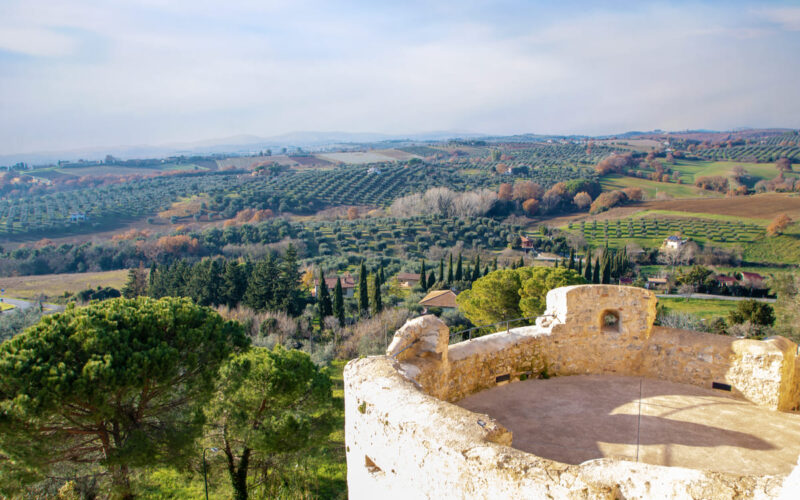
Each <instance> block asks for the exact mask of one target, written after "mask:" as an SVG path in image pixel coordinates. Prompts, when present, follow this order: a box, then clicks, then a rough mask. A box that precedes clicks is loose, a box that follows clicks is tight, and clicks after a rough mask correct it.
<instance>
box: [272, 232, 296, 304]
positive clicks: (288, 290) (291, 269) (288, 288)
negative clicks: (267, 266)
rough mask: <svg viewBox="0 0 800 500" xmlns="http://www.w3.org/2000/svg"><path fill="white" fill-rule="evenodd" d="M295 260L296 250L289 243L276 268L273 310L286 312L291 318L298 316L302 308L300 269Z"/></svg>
mask: <svg viewBox="0 0 800 500" xmlns="http://www.w3.org/2000/svg"><path fill="white" fill-rule="evenodd" d="M297 260H298V259H297V249H295V247H294V245H292V244H291V243H290V244H289V246H288V247H287V248H286V252H284V254H283V260H282V262H281V263H280V265H279V266H278V283H277V290H276V293H275V309H277V310H283V311H286V312H287V313H288V314H289V315H291V316H296V315H298V314H300V310H301V309H302V307H303V301H302V300H301V298H300V269H299V267H298V263H297Z"/></svg>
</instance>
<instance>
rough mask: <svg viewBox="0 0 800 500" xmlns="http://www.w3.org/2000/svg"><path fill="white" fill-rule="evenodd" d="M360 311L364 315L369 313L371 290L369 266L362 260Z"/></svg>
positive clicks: (359, 280) (359, 281) (359, 292)
mask: <svg viewBox="0 0 800 500" xmlns="http://www.w3.org/2000/svg"><path fill="white" fill-rule="evenodd" d="M358 312H359V314H361V315H362V316H367V315H368V314H369V291H368V289H367V266H365V265H364V261H361V269H360V270H359V276H358Z"/></svg>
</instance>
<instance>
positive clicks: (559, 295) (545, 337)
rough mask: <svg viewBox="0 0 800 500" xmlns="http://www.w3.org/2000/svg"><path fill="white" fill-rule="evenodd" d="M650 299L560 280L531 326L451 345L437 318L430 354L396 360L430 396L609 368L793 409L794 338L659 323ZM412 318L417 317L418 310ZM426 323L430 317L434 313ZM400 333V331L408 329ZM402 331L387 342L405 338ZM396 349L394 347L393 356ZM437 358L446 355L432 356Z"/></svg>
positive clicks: (796, 392)
mask: <svg viewBox="0 0 800 500" xmlns="http://www.w3.org/2000/svg"><path fill="white" fill-rule="evenodd" d="M656 302H657V301H656V297H655V295H654V294H653V293H652V292H650V291H648V290H644V289H641V288H634V287H619V286H611V285H579V286H572V287H564V288H558V289H556V290H552V291H551V292H550V293H549V294H548V296H547V304H548V308H547V311H546V312H545V315H544V316H543V317H542V318H540V320H539V321H538V322H537V324H536V325H534V326H529V327H522V328H515V329H512V330H510V331H509V332H501V333H495V334H492V335H487V336H484V337H480V338H477V339H473V340H470V341H466V342H461V343H459V344H455V345H452V346H449V349H448V348H447V346H446V334H445V333H444V332H443V331H442V330H441V327H439V326H437V327H436V328H437V329H436V330H435V332H433V333H432V334H430V335H433V337H435V338H436V339H437V341H438V346H437V347H436V348H435V349H434V350H435V351H436V352H433V350H432V351H431V355H425V356H416V357H415V356H405V354H406V353H403V355H404V357H401V358H399V359H400V360H401V361H404V362H403V363H402V369H404V370H406V372H407V373H409V374H410V376H411V378H413V379H414V380H416V381H417V382H418V383H419V384H420V385H421V386H422V387H423V389H424V390H425V391H426V392H427V393H428V394H431V395H434V396H436V397H438V398H441V399H444V400H447V401H458V400H459V399H461V398H463V397H465V396H467V395H469V394H472V393H474V392H477V391H480V390H483V389H486V388H490V387H493V386H495V385H496V384H497V383H498V378H499V379H500V381H501V383H502V381H504V379H506V378H508V380H509V381H513V380H518V379H519V378H520V377H523V378H525V377H541V376H545V377H546V376H565V375H586V374H613V375H633V376H644V377H651V378H658V379H663V380H669V381H672V382H679V383H684V384H691V385H696V386H699V387H704V388H712V386H713V384H715V383H716V384H722V386H725V385H729V386H731V387H730V389H731V393H732V394H733V395H734V396H737V397H740V398H744V399H747V400H749V401H751V402H753V403H756V404H758V405H762V406H766V407H768V408H771V409H774V410H792V409H795V408H797V406H798V403H800V400H799V398H800V376H798V373H800V372H799V370H800V366H798V360H797V355H796V353H797V345H796V344H794V343H793V342H791V341H789V340H787V339H785V338H783V337H775V338H771V339H768V340H766V341H756V340H747V339H736V338H733V337H728V336H723V335H714V334H708V333H701V332H692V331H686V330H676V329H671V328H662V327H656V326H653V322H654V321H655V311H656ZM606 315H612V316H616V317H617V318H618V323H616V324H614V325H610V326H607V325H605V324H604V323H603V318H604V316H606ZM431 318H432V317H431ZM413 321H414V322H418V324H419V325H422V323H421V322H420V321H421V318H417V319H416V320H413ZM425 321H427V322H428V323H426V324H430V325H433V323H431V322H433V321H434V319H427V320H425ZM410 323H411V322H410ZM409 326H413V328H412V329H411V330H410V331H416V329H419V326H417V323H415V324H414V325H411V324H410V325H409ZM404 328H405V327H404ZM430 328H433V326H430ZM401 332H403V337H402V338H404V339H405V338H406V337H407V335H408V334H407V333H406V332H405V330H401ZM433 337H426V338H428V339H430V338H433ZM399 338H400V337H396V340H395V342H394V343H393V345H396V346H402V345H405V343H407V342H408V341H407V340H404V341H402V342H401V341H400V340H399ZM426 342H428V343H429V344H430V342H431V340H426ZM419 345H422V344H421V343H420V344H419ZM409 350H411V349H409ZM442 351H444V353H442ZM392 352H393V351H392V349H391V348H390V352H389V354H390V355H391V354H392ZM415 352H417V353H418V352H419V350H417V351H415ZM441 359H444V360H446V361H442V362H438V360H441ZM432 360H435V361H436V362H431V361H432Z"/></svg>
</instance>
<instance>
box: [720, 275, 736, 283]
mask: <svg viewBox="0 0 800 500" xmlns="http://www.w3.org/2000/svg"><path fill="white" fill-rule="evenodd" d="M717 281H719V282H720V283H724V284H726V285H735V284H736V278H734V277H733V276H717Z"/></svg>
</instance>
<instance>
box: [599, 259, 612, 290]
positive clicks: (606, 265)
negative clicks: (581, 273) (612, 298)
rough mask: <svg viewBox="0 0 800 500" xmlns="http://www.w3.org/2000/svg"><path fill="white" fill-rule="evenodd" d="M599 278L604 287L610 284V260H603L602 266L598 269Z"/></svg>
mask: <svg viewBox="0 0 800 500" xmlns="http://www.w3.org/2000/svg"><path fill="white" fill-rule="evenodd" d="M600 278H601V281H602V283H603V284H604V285H608V284H609V283H611V259H603V264H602V266H601V268H600Z"/></svg>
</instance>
